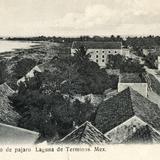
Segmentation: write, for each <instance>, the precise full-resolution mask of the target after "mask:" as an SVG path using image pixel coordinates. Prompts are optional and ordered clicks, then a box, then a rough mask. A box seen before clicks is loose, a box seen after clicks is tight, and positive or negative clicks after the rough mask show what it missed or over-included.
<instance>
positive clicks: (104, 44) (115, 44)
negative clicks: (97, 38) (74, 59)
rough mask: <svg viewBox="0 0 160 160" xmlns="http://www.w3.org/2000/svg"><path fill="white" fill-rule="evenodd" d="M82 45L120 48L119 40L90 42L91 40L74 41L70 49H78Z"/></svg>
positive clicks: (89, 47) (98, 47)
mask: <svg viewBox="0 0 160 160" xmlns="http://www.w3.org/2000/svg"><path fill="white" fill-rule="evenodd" d="M81 46H84V47H85V48H86V49H121V46H122V43H121V42H92V41H75V42H73V44H72V49H78V48H80V47H81Z"/></svg>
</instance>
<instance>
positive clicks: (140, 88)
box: [118, 83, 148, 97]
mask: <svg viewBox="0 0 160 160" xmlns="http://www.w3.org/2000/svg"><path fill="white" fill-rule="evenodd" d="M127 87H131V88H132V89H134V90H135V91H137V92H138V93H140V94H141V95H142V96H144V97H147V88H148V84H147V83H118V92H121V91H123V90H124V89H126V88H127Z"/></svg>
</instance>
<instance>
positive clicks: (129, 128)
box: [94, 87, 160, 143]
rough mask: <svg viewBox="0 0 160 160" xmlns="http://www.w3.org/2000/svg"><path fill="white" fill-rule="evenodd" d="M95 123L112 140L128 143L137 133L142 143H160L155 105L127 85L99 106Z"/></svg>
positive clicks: (158, 112) (158, 114)
mask: <svg viewBox="0 0 160 160" xmlns="http://www.w3.org/2000/svg"><path fill="white" fill-rule="evenodd" d="M94 125H95V127H96V128H97V129H99V130H100V131H101V132H102V133H104V135H105V136H107V137H109V139H111V143H123V142H128V143H129V142H130V141H129V140H128V139H129V138H131V137H135V136H136V134H137V133H138V135H140V136H139V137H137V138H141V140H142V142H146V141H147V142H148V141H151V142H155V141H156V137H157V141H156V142H160V141H159V140H160V136H159V135H160V109H159V107H158V105H157V104H155V103H153V102H151V101H150V100H148V99H147V98H146V97H144V96H142V95H141V94H139V93H138V92H137V91H135V90H133V89H132V88H129V87H128V88H126V89H125V90H123V91H122V92H120V93H118V94H117V95H115V96H113V97H112V98H110V99H107V100H106V101H103V102H102V103H101V104H100V105H99V108H98V110H97V113H96V117H95V123H94ZM141 131H142V132H141ZM144 132H145V133H146V134H149V135H146V134H145V133H144ZM138 135H137V136H138ZM153 135H154V138H153ZM147 136H149V137H150V139H147V140H146V141H145V139H146V138H147ZM130 140H133V139H132V138H131V139H130ZM139 141H140V139H139ZM132 142H134V141H132Z"/></svg>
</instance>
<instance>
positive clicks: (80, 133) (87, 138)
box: [60, 122, 110, 145]
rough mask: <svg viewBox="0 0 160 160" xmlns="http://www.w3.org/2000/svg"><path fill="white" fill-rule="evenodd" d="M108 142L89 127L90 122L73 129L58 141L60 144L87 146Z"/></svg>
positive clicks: (94, 129) (93, 128)
mask: <svg viewBox="0 0 160 160" xmlns="http://www.w3.org/2000/svg"><path fill="white" fill-rule="evenodd" d="M109 142H110V140H109V139H108V138H107V137H105V136H104V135H103V134H102V133H101V132H100V131H99V130H98V129H96V128H95V127H94V126H93V125H91V123H90V122H85V123H83V124H82V125H81V126H80V127H79V128H77V129H75V130H74V131H72V132H71V133H70V134H68V135H67V136H65V137H64V138H63V139H61V140H60V143H66V144H89V145H92V144H104V143H109Z"/></svg>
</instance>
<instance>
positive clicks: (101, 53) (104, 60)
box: [71, 49, 122, 67]
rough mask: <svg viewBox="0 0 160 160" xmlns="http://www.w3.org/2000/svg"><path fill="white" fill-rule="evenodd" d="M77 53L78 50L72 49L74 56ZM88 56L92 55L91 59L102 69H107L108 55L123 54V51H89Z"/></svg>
mask: <svg viewBox="0 0 160 160" xmlns="http://www.w3.org/2000/svg"><path fill="white" fill-rule="evenodd" d="M75 52H76V49H71V55H72V56H73V55H74V53H75ZM87 54H90V55H91V58H90V59H91V60H92V61H94V62H96V63H98V65H99V66H100V67H105V66H106V63H107V57H108V55H109V54H112V55H116V54H122V50H121V49H88V50H87ZM97 56H98V57H97ZM103 56H104V58H103Z"/></svg>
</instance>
